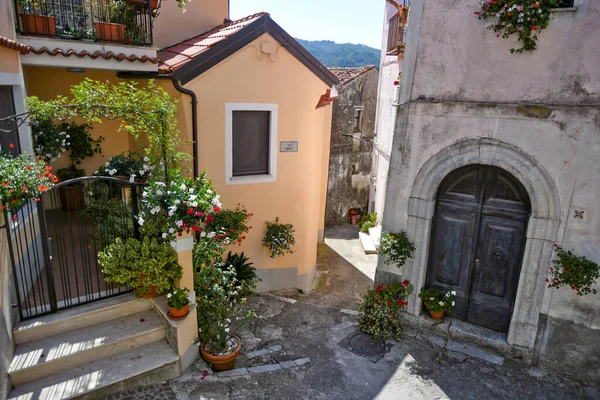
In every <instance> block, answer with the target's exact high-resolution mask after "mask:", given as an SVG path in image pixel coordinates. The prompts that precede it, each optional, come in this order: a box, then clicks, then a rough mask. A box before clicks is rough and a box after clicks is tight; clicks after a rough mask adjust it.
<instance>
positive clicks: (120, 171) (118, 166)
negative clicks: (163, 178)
mask: <svg viewBox="0 0 600 400" xmlns="http://www.w3.org/2000/svg"><path fill="white" fill-rule="evenodd" d="M148 161H149V160H148V157H145V158H144V159H143V160H142V158H141V157H140V155H139V154H137V153H136V152H134V151H127V152H123V153H121V154H117V155H116V156H112V157H111V158H110V159H109V160H108V161H107V162H105V163H104V164H103V165H101V166H100V167H99V168H98V170H97V171H96V172H94V175H95V176H112V177H115V178H120V179H123V180H128V181H129V182H131V183H133V182H145V181H146V179H147V178H148V175H149V174H150V172H151V171H152V167H151V166H150V165H148V164H147V163H148Z"/></svg>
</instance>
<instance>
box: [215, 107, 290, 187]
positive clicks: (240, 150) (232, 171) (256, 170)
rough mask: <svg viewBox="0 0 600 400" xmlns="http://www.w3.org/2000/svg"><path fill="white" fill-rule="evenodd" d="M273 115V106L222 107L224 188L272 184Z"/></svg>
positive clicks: (274, 158) (274, 162) (274, 171)
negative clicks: (224, 163) (223, 125)
mask: <svg viewBox="0 0 600 400" xmlns="http://www.w3.org/2000/svg"><path fill="white" fill-rule="evenodd" d="M277 111H278V107H277V104H266V103H226V104H225V145H226V146H225V148H226V160H225V162H226V168H225V174H226V182H227V184H228V185H235V184H243V183H262V182H273V181H275V180H276V178H277V150H278V146H277V144H278V142H277Z"/></svg>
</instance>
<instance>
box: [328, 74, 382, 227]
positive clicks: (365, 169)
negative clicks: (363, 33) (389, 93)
mask: <svg viewBox="0 0 600 400" xmlns="http://www.w3.org/2000/svg"><path fill="white" fill-rule="evenodd" d="M378 74H379V71H378V70H377V69H376V68H373V69H371V70H370V71H368V72H366V73H364V74H363V75H361V76H359V77H358V78H355V79H354V80H352V81H350V82H348V83H346V84H345V85H343V86H341V87H340V88H339V89H338V97H337V98H336V100H335V101H334V102H333V118H332V127H331V150H330V155H329V180H328V185H327V208H326V210H325V225H326V226H334V225H340V224H343V223H346V221H347V215H348V210H349V209H350V208H354V207H365V206H367V205H368V198H369V185H370V176H371V165H372V158H371V154H372V149H373V133H374V129H375V112H376V102H377V82H378ZM357 107H362V117H361V122H360V126H359V130H358V131H355V124H356V122H355V110H356V108H357Z"/></svg>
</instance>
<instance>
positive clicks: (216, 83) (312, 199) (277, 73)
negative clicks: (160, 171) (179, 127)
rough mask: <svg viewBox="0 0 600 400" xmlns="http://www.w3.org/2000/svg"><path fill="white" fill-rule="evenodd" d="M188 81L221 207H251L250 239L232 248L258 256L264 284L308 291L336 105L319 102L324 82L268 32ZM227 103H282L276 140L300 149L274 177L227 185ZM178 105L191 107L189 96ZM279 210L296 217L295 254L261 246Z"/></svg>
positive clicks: (204, 159) (281, 158) (287, 219)
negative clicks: (271, 49) (267, 50)
mask: <svg viewBox="0 0 600 400" xmlns="http://www.w3.org/2000/svg"><path fill="white" fill-rule="evenodd" d="M265 42H268V43H271V44H273V45H274V46H275V49H276V53H275V54H271V56H270V57H269V56H268V55H266V54H263V53H262V52H261V50H260V49H261V45H262V44H263V43H265ZM240 71H244V73H243V74H241V73H240ZM186 88H188V89H191V90H193V91H194V92H195V93H196V94H197V96H198V120H199V127H198V144H197V145H198V153H199V154H198V166H199V170H200V171H202V170H204V169H206V170H207V173H208V177H209V178H210V179H212V181H213V183H214V184H215V186H216V188H217V192H218V193H219V194H220V195H221V200H222V201H223V206H224V207H226V208H235V207H236V205H237V204H239V203H241V204H243V205H245V206H246V208H247V209H248V211H249V212H252V213H254V216H253V217H252V218H251V220H250V225H252V226H253V229H252V230H251V231H250V233H249V234H248V235H247V239H246V240H245V241H244V243H243V244H242V247H241V248H237V247H235V248H232V249H231V250H232V251H234V252H235V251H238V252H241V251H243V252H244V253H245V254H246V255H247V256H248V257H250V259H251V260H252V261H253V262H254V265H255V267H256V268H258V274H259V276H260V277H261V278H262V279H263V282H261V284H260V285H259V288H258V289H259V290H263V291H264V290H273V289H282V288H292V287H297V288H300V289H303V290H309V289H310V287H311V284H312V274H313V273H314V268H315V262H316V246H317V239H318V233H319V230H322V227H323V220H322V218H323V213H324V201H325V189H326V182H325V180H326V179H327V160H328V151H329V137H330V129H331V114H332V109H331V106H326V107H323V108H319V109H315V106H316V104H317V102H318V100H319V98H320V96H321V95H322V94H324V93H325V91H326V90H327V89H328V86H327V84H325V83H324V82H322V81H321V80H320V79H319V78H318V77H317V76H316V75H314V74H313V73H312V72H311V71H310V70H309V69H307V68H306V67H305V66H304V65H303V64H302V63H301V62H300V61H298V60H297V59H296V58H295V57H294V56H293V55H291V54H290V53H289V52H288V51H287V50H285V49H284V48H283V47H281V45H279V43H277V41H275V40H274V39H273V38H272V37H271V36H270V35H268V34H264V35H262V36H261V37H259V38H257V39H256V40H255V41H254V42H252V43H251V44H249V45H248V46H246V47H244V48H243V49H241V50H239V51H238V52H236V53H235V54H233V55H232V56H230V57H228V58H227V59H225V60H224V61H222V62H221V63H219V64H217V65H216V66H215V67H213V68H212V69H210V70H209V71H207V72H205V73H203V74H202V75H200V76H199V77H197V78H196V79H194V80H192V81H191V82H190V83H188V84H187V85H186ZM225 103H274V104H278V120H279V123H278V141H279V142H281V141H298V152H291V153H282V152H279V153H278V154H277V180H276V181H275V182H265V183H251V184H235V185H228V184H227V182H226V171H225V160H226V152H225ZM180 107H185V108H188V109H189V108H190V107H189V103H188V102H187V100H185V101H182V102H181V104H180ZM190 118H191V117H190ZM188 121H190V119H188ZM189 129H190V130H191V127H189ZM277 146H279V144H277ZM278 151H279V149H278ZM275 217H279V218H280V221H281V222H282V223H292V224H293V225H294V227H295V228H296V230H297V232H296V233H295V238H296V245H295V247H294V253H293V254H288V255H286V256H284V257H281V258H277V259H272V258H270V257H269V252H268V251H267V250H266V249H265V248H264V247H262V237H263V234H264V231H265V224H264V222H265V221H267V220H269V221H273V220H274V219H275Z"/></svg>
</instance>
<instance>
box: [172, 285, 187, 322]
mask: <svg viewBox="0 0 600 400" xmlns="http://www.w3.org/2000/svg"><path fill="white" fill-rule="evenodd" d="M189 294H190V290H189V289H187V288H180V289H175V290H174V291H172V292H170V293H167V299H168V300H167V305H168V307H169V314H168V316H169V318H170V319H172V320H180V319H184V318H185V317H187V315H188V313H189V312H190V311H189V306H190V300H189V298H188V296H189Z"/></svg>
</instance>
